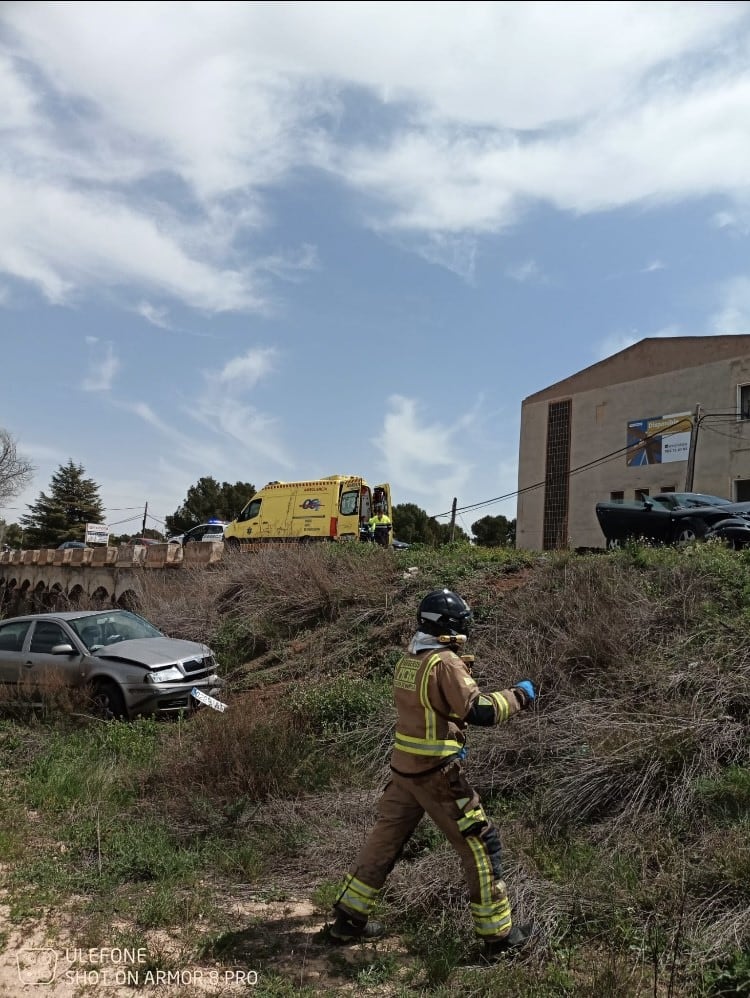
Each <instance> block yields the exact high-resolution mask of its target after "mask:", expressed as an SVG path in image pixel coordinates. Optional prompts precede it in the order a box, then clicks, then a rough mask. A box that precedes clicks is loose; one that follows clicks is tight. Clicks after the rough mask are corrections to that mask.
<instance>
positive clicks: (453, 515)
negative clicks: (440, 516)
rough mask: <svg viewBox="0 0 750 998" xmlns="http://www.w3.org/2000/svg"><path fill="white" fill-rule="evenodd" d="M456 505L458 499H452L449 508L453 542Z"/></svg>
mask: <svg viewBox="0 0 750 998" xmlns="http://www.w3.org/2000/svg"><path fill="white" fill-rule="evenodd" d="M457 505H458V499H456V497H455V496H454V497H453V505H452V506H451V540H453V535H454V533H455V532H456V506H457Z"/></svg>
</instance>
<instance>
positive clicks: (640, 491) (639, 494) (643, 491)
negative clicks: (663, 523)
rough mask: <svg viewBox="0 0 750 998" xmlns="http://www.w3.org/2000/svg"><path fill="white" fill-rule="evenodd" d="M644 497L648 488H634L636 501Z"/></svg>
mask: <svg viewBox="0 0 750 998" xmlns="http://www.w3.org/2000/svg"><path fill="white" fill-rule="evenodd" d="M644 499H648V489H636V490H635V500H636V502H643V500H644Z"/></svg>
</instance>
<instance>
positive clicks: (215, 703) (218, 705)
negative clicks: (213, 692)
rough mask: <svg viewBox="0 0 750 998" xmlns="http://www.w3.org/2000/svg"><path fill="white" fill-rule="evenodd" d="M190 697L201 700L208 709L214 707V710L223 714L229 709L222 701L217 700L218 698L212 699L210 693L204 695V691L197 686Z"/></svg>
mask: <svg viewBox="0 0 750 998" xmlns="http://www.w3.org/2000/svg"><path fill="white" fill-rule="evenodd" d="M190 695H191V696H193V697H195V699H196V700H199V701H200V703H204V704H205V705H206V706H207V707H213V709H214V710H218V711H221V712H222V713H223V712H224V711H225V710H226V709H227V705H226V704H225V703H222V702H221V700H217V699H216V697H211V696H209V695H208V693H204V692H203V690H199V689H198V688H197V687H196V686H194V687H193V688H192V690H191V691H190Z"/></svg>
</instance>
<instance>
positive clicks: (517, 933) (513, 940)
mask: <svg viewBox="0 0 750 998" xmlns="http://www.w3.org/2000/svg"><path fill="white" fill-rule="evenodd" d="M533 935H534V923H533V922H524V924H523V925H514V926H513V928H512V929H511V930H510V932H509V933H508V934H507V936H497V937H495V938H494V939H485V941H484V948H483V951H482V959H483V960H484V961H485V963H495V962H496V961H498V960H503V959H505V958H506V957H509V956H510V957H512V956H515V955H517V954H518V953H521V952H522V951H523V950H525V949H526V948H527V946H528V945H529V943H530V942H531V939H532V936H533Z"/></svg>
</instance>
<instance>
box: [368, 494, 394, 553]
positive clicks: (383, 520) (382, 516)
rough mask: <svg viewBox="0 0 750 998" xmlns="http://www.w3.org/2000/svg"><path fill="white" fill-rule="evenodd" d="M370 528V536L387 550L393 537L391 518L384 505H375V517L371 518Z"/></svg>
mask: <svg viewBox="0 0 750 998" xmlns="http://www.w3.org/2000/svg"><path fill="white" fill-rule="evenodd" d="M368 526H369V528H370V536H371V537H372V539H373V540H374V541H375V543H376V544H382V546H383V547H384V548H387V547H388V542H389V539H390V535H391V518H390V516H388V514H387V513H386V511H385V506H384V505H383V504H382V503H376V504H375V516H371V517H370V520H369V523H368Z"/></svg>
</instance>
